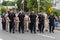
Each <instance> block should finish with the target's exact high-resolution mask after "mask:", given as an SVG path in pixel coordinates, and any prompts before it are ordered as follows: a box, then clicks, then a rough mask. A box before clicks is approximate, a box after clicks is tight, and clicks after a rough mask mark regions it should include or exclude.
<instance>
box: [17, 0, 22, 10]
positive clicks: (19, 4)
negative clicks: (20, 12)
mask: <svg viewBox="0 0 60 40" xmlns="http://www.w3.org/2000/svg"><path fill="white" fill-rule="evenodd" d="M21 2H22V0H17V6H18V9H20V8H21Z"/></svg>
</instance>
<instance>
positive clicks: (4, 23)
mask: <svg viewBox="0 0 60 40" xmlns="http://www.w3.org/2000/svg"><path fill="white" fill-rule="evenodd" d="M1 18H2V29H3V30H5V29H6V20H5V13H3V14H2V16H1Z"/></svg>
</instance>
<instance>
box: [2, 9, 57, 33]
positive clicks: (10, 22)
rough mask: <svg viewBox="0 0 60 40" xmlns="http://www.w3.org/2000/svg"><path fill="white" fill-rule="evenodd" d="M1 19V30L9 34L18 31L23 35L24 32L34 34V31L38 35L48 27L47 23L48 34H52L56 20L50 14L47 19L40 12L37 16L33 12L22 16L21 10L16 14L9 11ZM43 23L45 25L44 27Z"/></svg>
mask: <svg viewBox="0 0 60 40" xmlns="http://www.w3.org/2000/svg"><path fill="white" fill-rule="evenodd" d="M1 18H2V29H3V30H5V31H7V32H8V31H9V32H10V33H11V32H13V33H15V32H16V31H18V32H19V33H21V32H22V33H24V32H25V31H30V32H31V33H33V32H34V33H36V30H38V31H39V32H40V33H44V28H45V26H46V25H48V23H49V26H48V27H49V32H50V33H54V29H55V26H54V21H55V20H57V18H56V17H55V15H54V14H53V13H50V15H49V16H48V17H47V16H44V15H43V12H42V11H40V12H39V13H38V15H36V13H35V12H34V11H32V12H31V13H30V14H29V15H28V13H25V14H24V13H23V11H22V10H20V11H19V13H17V12H16V11H14V12H13V10H11V11H10V12H9V13H8V12H6V13H3V14H2V16H1ZM45 20H49V21H45ZM36 21H37V22H36ZM47 22H48V23H47ZM45 23H47V24H46V25H45ZM36 24H37V25H38V26H37V25H36ZM45 30H46V29H45Z"/></svg>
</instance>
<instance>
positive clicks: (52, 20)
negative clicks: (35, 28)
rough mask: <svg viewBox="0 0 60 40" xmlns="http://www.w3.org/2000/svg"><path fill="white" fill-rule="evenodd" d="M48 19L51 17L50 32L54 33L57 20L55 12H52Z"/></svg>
mask: <svg viewBox="0 0 60 40" xmlns="http://www.w3.org/2000/svg"><path fill="white" fill-rule="evenodd" d="M48 19H49V32H50V33H51V32H52V33H54V29H55V26H54V21H55V20H56V18H55V15H54V14H53V13H50V16H49V17H48Z"/></svg>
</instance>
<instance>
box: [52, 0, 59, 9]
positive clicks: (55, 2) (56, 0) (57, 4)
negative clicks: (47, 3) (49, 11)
mask: <svg viewBox="0 0 60 40" xmlns="http://www.w3.org/2000/svg"><path fill="white" fill-rule="evenodd" d="M51 2H52V3H53V6H52V7H53V8H55V9H58V10H60V0H51Z"/></svg>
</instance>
